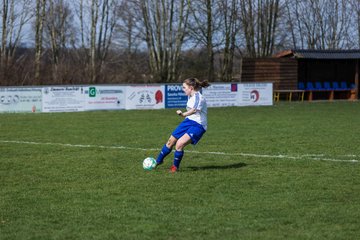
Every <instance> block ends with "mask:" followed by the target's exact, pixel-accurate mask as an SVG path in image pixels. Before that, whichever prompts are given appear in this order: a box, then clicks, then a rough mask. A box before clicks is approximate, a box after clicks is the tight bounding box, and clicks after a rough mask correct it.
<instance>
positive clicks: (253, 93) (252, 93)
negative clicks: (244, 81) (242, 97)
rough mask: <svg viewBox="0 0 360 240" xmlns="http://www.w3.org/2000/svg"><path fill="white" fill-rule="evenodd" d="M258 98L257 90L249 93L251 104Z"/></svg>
mask: <svg viewBox="0 0 360 240" xmlns="http://www.w3.org/2000/svg"><path fill="white" fill-rule="evenodd" d="M259 98H260V94H259V92H258V91H257V90H252V91H251V93H250V99H251V100H252V101H253V102H257V101H258V100H259Z"/></svg>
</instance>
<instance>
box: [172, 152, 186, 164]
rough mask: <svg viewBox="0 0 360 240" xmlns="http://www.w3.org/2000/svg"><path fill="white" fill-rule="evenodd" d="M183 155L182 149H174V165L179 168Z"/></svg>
mask: <svg viewBox="0 0 360 240" xmlns="http://www.w3.org/2000/svg"><path fill="white" fill-rule="evenodd" d="M183 156H184V151H175V153H174V166H175V167H177V168H179V167H180V162H181V159H182V158H183Z"/></svg>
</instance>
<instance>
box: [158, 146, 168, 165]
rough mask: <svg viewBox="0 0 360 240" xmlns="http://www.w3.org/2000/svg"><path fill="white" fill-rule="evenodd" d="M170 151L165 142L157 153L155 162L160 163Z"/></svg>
mask: <svg viewBox="0 0 360 240" xmlns="http://www.w3.org/2000/svg"><path fill="white" fill-rule="evenodd" d="M170 152H171V148H168V147H167V146H166V144H165V145H164V146H163V147H162V149H161V151H160V153H159V156H158V157H157V159H156V163H157V164H162V163H163V161H164V158H165V157H166V156H167V155H169V153H170Z"/></svg>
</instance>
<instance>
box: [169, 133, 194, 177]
mask: <svg viewBox="0 0 360 240" xmlns="http://www.w3.org/2000/svg"><path fill="white" fill-rule="evenodd" d="M190 143H191V138H190V136H189V135H188V134H187V133H185V134H184V135H183V136H182V137H181V138H179V139H178V140H177V142H176V146H175V153H174V163H173V166H172V167H171V169H170V170H171V171H172V172H176V171H177V170H178V169H179V167H180V162H181V160H182V158H183V156H184V148H185V146H186V145H188V144H190Z"/></svg>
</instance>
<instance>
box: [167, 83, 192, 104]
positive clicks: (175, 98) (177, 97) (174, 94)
mask: <svg viewBox="0 0 360 240" xmlns="http://www.w3.org/2000/svg"><path fill="white" fill-rule="evenodd" d="M187 100H188V97H187V96H186V95H185V93H184V92H183V90H182V85H181V84H177V85H165V108H186V103H187Z"/></svg>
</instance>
